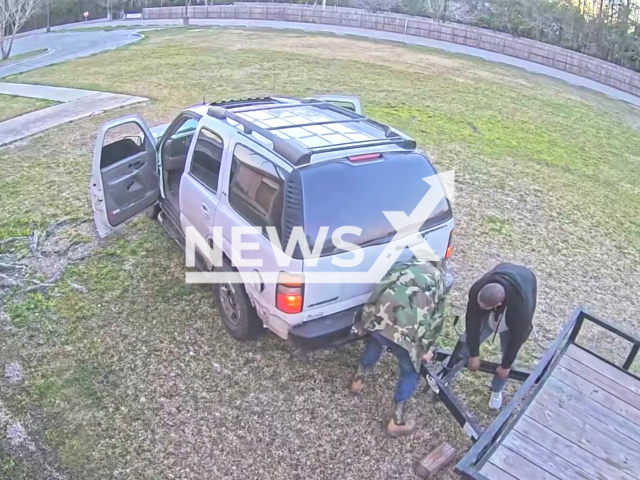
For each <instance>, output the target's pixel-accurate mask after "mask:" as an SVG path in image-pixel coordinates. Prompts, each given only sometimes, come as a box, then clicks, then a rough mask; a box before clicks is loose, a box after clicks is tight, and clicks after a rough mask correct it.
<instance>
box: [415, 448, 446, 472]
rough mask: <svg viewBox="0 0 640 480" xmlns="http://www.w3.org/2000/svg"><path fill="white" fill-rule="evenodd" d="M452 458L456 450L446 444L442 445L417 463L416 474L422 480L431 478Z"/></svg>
mask: <svg viewBox="0 0 640 480" xmlns="http://www.w3.org/2000/svg"><path fill="white" fill-rule="evenodd" d="M454 458H456V449H455V448H453V447H452V446H451V445H449V444H448V443H443V444H441V445H440V446H439V447H438V448H436V449H435V450H433V451H432V452H431V453H430V454H429V455H427V456H426V457H424V458H423V459H422V460H420V461H419V462H418V463H417V465H416V469H415V470H416V474H418V475H419V476H420V477H422V478H433V476H434V475H435V474H436V473H438V472H439V471H440V470H442V469H443V468H444V467H446V466H447V465H448V464H449V463H451V461H453V459H454Z"/></svg>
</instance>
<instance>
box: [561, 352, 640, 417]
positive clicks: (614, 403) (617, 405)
mask: <svg viewBox="0 0 640 480" xmlns="http://www.w3.org/2000/svg"><path fill="white" fill-rule="evenodd" d="M553 378H555V379H556V380H559V381H560V382H562V383H564V384H565V385H568V386H569V387H571V388H573V389H575V390H578V391H579V392H582V393H583V394H584V395H586V396H587V397H589V398H590V399H592V400H593V401H595V402H597V403H599V404H600V405H602V406H604V407H606V408H608V409H609V410H611V411H613V412H615V413H617V414H618V415H621V416H623V417H624V418H626V419H627V420H629V421H630V422H632V423H635V424H636V425H638V426H640V408H635V407H633V406H631V405H629V404H628V403H627V402H624V401H622V400H620V399H619V398H618V397H616V396H614V395H612V394H610V393H609V392H608V391H606V390H605V389H604V388H602V387H600V386H598V385H595V384H593V383H591V382H590V381H588V380H585V379H584V378H582V377H580V376H578V375H576V374H575V373H573V372H571V371H569V370H567V369H566V368H564V367H562V366H560V365H558V366H557V367H556V369H555V370H554V372H553Z"/></svg>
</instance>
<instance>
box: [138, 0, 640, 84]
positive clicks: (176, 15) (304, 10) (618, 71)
mask: <svg viewBox="0 0 640 480" xmlns="http://www.w3.org/2000/svg"><path fill="white" fill-rule="evenodd" d="M184 13H185V9H184V7H160V8H145V9H144V10H143V18H144V19H146V20H159V19H180V18H182V17H183V16H184ZM188 14H189V17H190V18H211V19H243V20H276V21H289V22H304V23H322V24H327V25H340V26H344V27H355V28H367V29H371V30H383V31H386V32H394V33H400V34H407V35H415V36H418V37H425V38H431V39H434V40H442V41H445V42H452V43H457V44H461V45H467V46H470V47H477V48H481V49H483V50H489V51H492V52H497V53H502V54H504V55H509V56H511V57H516V58H521V59H523V60H528V61H530V62H535V63H539V64H542V65H547V66H549V67H553V68H556V69H558V70H563V71H565V72H569V73H573V74H575V75H579V76H581V77H585V78H589V79H591V80H595V81H596V82H600V83H603V84H605V85H609V86H611V87H614V88H617V89H619V90H622V91H624V92H628V93H632V94H634V95H638V96H640V73H637V72H634V71H632V70H629V69H626V68H623V67H620V66H618V65H614V64H612V63H609V62H605V61H604V60H600V59H597V58H594V57H590V56H588V55H584V54H582V53H578V52H574V51H571V50H566V49H564V48H560V47H557V46H555V45H549V44H546V43H542V42H538V41H535V40H530V39H528V38H517V37H513V36H511V35H508V34H504V33H498V32H494V31H491V30H486V29H483V28H478V27H472V26H469V25H462V24H457V23H439V22H436V21H434V20H431V19H429V18H424V17H412V16H409V15H399V14H395V13H370V12H367V11H365V10H360V9H355V8H333V7H332V8H326V9H324V10H323V9H321V8H320V7H313V6H306V5H295V4H278V3H236V4H235V5H211V6H193V7H189V9H188Z"/></svg>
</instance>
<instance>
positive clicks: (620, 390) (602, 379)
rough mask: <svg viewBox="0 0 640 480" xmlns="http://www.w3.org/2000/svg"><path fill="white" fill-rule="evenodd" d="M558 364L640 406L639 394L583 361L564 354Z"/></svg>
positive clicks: (621, 398)
mask: <svg viewBox="0 0 640 480" xmlns="http://www.w3.org/2000/svg"><path fill="white" fill-rule="evenodd" d="M596 360H597V359H596ZM560 365H561V366H562V367H564V368H566V369H567V370H569V371H570V372H573V373H575V374H576V375H578V376H579V377H582V378H584V379H585V380H588V381H589V382H591V383H593V384H594V385H597V386H599V387H601V388H603V389H604V390H606V391H607V392H609V393H610V394H611V395H613V396H615V397H617V398H619V399H620V400H622V401H624V402H626V403H628V404H629V405H631V406H632V407H634V408H638V407H640V395H636V394H635V393H633V392H632V391H631V390H629V389H628V388H626V387H624V386H622V385H620V384H619V383H618V382H615V381H614V380H612V379H610V378H609V377H607V376H606V375H603V374H601V373H599V372H596V371H595V370H593V369H591V368H589V367H588V366H586V365H585V364H583V363H580V362H579V361H577V360H575V359H574V358H571V357H568V356H564V357H562V360H560Z"/></svg>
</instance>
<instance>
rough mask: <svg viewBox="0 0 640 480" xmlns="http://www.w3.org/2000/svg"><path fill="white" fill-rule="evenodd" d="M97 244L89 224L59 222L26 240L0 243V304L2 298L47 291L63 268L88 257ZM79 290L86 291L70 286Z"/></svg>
mask: <svg viewBox="0 0 640 480" xmlns="http://www.w3.org/2000/svg"><path fill="white" fill-rule="evenodd" d="M96 245H97V237H96V236H95V234H94V227H93V223H92V222H91V221H90V220H89V219H87V220H82V221H70V220H66V219H65V220H61V221H58V222H55V223H53V224H51V225H50V226H48V227H47V228H45V229H42V230H39V229H36V230H34V231H33V233H32V234H31V235H30V236H28V237H12V238H6V239H4V240H0V252H1V253H0V260H1V261H2V263H0V305H2V302H3V300H4V299H5V297H9V296H14V295H24V294H27V293H30V292H35V291H43V292H48V290H49V289H50V288H53V287H55V286H56V283H57V282H58V281H59V280H60V278H61V277H62V274H63V273H64V271H65V270H66V268H67V267H68V266H69V265H70V264H72V263H74V262H78V261H81V260H84V259H85V258H87V257H89V256H90V255H91V253H92V252H93V250H94V249H95V247H96ZM73 287H74V288H76V289H78V290H79V291H84V290H86V289H85V288H84V287H82V286H80V285H75V284H74V285H73Z"/></svg>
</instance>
